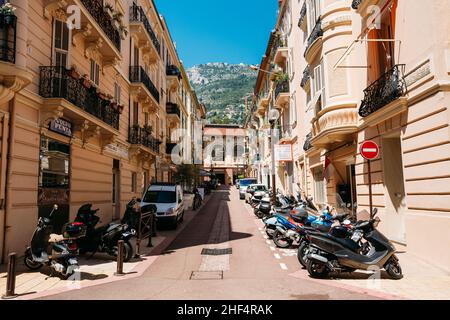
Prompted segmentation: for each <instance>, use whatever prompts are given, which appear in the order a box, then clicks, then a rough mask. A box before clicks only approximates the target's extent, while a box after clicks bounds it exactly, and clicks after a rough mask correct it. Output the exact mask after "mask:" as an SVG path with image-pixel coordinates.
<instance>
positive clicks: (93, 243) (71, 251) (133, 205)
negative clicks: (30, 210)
mask: <svg viewBox="0 0 450 320" xmlns="http://www.w3.org/2000/svg"><path fill="white" fill-rule="evenodd" d="M150 210H154V212H156V208H150ZM98 211H99V209H93V208H92V204H85V205H83V206H81V207H80V208H79V210H78V212H77V216H76V218H75V221H74V222H69V223H66V224H65V225H64V226H63V227H62V231H61V234H54V233H53V229H54V225H55V215H57V213H58V206H57V205H54V206H53V209H52V211H51V213H50V215H49V216H48V217H40V218H39V220H38V225H37V227H36V229H35V231H34V233H33V236H32V239H31V244H30V246H29V247H27V249H26V252H25V256H24V263H25V266H27V267H28V268H29V269H31V270H38V269H40V268H42V267H43V266H45V265H48V266H49V267H50V269H51V272H52V275H53V274H55V273H56V274H57V275H58V276H60V277H61V278H64V279H68V278H69V277H71V276H72V275H73V274H74V273H75V272H76V270H77V269H78V268H79V265H78V260H77V256H78V255H79V254H85V253H91V256H92V255H94V254H95V253H97V252H102V253H106V254H108V255H111V256H113V257H117V252H118V247H117V244H118V241H119V240H123V241H124V247H123V261H125V262H127V261H129V260H130V259H131V258H132V257H133V255H134V251H133V246H132V245H131V243H130V240H131V239H132V238H133V237H134V236H136V233H137V232H136V230H137V228H138V224H139V218H140V214H141V207H140V201H139V199H135V198H133V199H132V200H131V201H130V202H129V203H128V204H127V208H126V212H125V215H124V217H123V219H122V220H121V223H109V224H106V225H104V226H101V227H97V225H98V223H99V222H100V218H99V216H98V215H97V212H98ZM50 252H51V253H50Z"/></svg>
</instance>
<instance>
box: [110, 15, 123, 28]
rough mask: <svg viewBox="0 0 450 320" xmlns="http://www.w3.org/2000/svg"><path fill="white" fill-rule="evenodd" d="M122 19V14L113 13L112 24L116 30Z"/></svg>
mask: <svg viewBox="0 0 450 320" xmlns="http://www.w3.org/2000/svg"><path fill="white" fill-rule="evenodd" d="M122 18H123V14H122V13H121V12H115V13H114V14H113V17H112V19H113V23H114V26H115V27H116V29H117V30H119V29H120V26H121V25H122Z"/></svg>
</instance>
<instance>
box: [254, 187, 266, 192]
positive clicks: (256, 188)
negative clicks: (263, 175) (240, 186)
mask: <svg viewBox="0 0 450 320" xmlns="http://www.w3.org/2000/svg"><path fill="white" fill-rule="evenodd" d="M254 188H255V190H257V191H265V190H266V186H255V187H254Z"/></svg>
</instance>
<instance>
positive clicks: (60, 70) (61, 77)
mask: <svg viewBox="0 0 450 320" xmlns="http://www.w3.org/2000/svg"><path fill="white" fill-rule="evenodd" d="M83 82H84V79H83V78H81V79H77V78H75V77H72V76H71V75H70V71H69V70H67V69H66V68H65V67H55V66H50V67H40V84H39V94H40V95H41V96H42V97H44V98H61V99H65V100H67V101H69V102H70V103H72V104H74V105H75V106H77V107H78V108H80V109H82V110H84V111H86V112H88V113H89V114H91V115H93V116H94V117H96V118H98V119H100V120H101V121H103V122H105V123H107V124H108V125H110V126H112V127H113V128H115V129H117V130H118V129H119V118H120V112H119V111H118V110H116V109H115V108H114V107H113V105H114V104H113V102H112V101H110V100H106V99H103V98H102V97H100V95H99V93H98V92H97V89H96V87H94V86H91V87H87V86H85V85H83Z"/></svg>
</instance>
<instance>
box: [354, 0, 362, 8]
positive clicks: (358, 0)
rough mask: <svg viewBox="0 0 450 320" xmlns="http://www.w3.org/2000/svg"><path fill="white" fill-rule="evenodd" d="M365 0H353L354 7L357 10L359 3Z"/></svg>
mask: <svg viewBox="0 0 450 320" xmlns="http://www.w3.org/2000/svg"><path fill="white" fill-rule="evenodd" d="M363 1H364V0H353V2H352V8H353V9H355V10H357V9H358V7H359V5H360V4H361V3H362V2H363Z"/></svg>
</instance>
